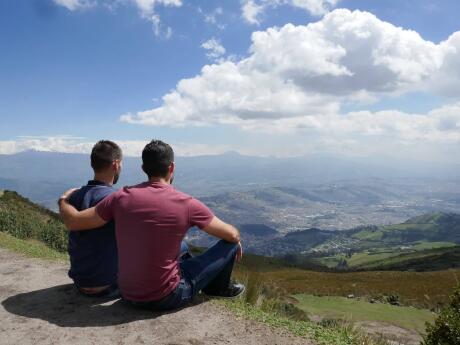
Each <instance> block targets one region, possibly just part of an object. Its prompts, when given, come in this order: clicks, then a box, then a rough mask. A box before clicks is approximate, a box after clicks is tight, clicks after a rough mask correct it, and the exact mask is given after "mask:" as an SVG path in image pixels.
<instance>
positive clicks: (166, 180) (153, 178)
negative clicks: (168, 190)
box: [149, 177, 171, 184]
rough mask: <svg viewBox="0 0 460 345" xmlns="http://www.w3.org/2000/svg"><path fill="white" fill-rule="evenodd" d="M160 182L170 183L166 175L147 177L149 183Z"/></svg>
mask: <svg viewBox="0 0 460 345" xmlns="http://www.w3.org/2000/svg"><path fill="white" fill-rule="evenodd" d="M154 182H156V183H161V184H171V179H170V178H168V177H151V178H149V183H154Z"/></svg>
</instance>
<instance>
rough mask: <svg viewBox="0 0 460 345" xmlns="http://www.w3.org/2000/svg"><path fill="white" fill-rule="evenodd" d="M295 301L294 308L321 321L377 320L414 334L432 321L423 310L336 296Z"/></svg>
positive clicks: (305, 297)
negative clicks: (413, 331)
mask: <svg viewBox="0 0 460 345" xmlns="http://www.w3.org/2000/svg"><path fill="white" fill-rule="evenodd" d="M294 297H295V298H296V299H297V300H298V301H299V304H296V306H297V307H298V308H300V309H302V310H304V311H306V312H307V313H308V314H313V315H318V316H320V317H321V318H330V319H343V320H348V321H352V322H354V321H379V322H386V323H389V324H392V325H395V326H398V327H402V328H406V329H415V330H417V331H418V332H423V331H424V330H425V322H433V320H434V317H435V314H434V313H432V312H430V311H429V310H426V309H416V308H412V307H398V306H393V305H390V304H384V303H373V304H371V303H369V302H366V301H361V300H356V299H349V298H345V297H336V296H325V297H319V296H312V295H305V294H300V295H294Z"/></svg>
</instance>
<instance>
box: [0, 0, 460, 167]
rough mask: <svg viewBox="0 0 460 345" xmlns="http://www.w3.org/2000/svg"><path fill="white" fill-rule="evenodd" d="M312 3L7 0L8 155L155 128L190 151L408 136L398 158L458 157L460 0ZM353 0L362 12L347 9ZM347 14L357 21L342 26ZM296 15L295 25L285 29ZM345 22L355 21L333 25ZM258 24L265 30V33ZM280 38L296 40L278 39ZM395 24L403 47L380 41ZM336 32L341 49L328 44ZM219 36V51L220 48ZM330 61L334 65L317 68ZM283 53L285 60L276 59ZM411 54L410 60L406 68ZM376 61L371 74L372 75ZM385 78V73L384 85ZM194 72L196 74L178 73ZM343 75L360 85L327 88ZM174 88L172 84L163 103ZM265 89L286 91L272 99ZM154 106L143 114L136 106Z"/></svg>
mask: <svg viewBox="0 0 460 345" xmlns="http://www.w3.org/2000/svg"><path fill="white" fill-rule="evenodd" d="M312 2H315V1H312ZM317 2H318V4H319V5H318V6H320V8H321V10H319V12H320V13H318V10H317V8H318V7H317V8H316V10H315V9H312V8H309V7H308V6H307V5H305V4H306V3H308V1H302V0H297V1H296V0H244V1H241V2H240V1H230V0H227V1H212V2H211V1H191V0H190V1H188V0H157V1H154V0H137V1H136V0H119V1H116V0H4V1H1V2H0V46H1V54H0V76H1V78H0V119H1V127H0V153H1V152H3V153H13V152H16V151H18V150H22V149H27V148H36V149H45V150H46V149H49V150H58V151H59V150H62V151H68V152H71V151H73V150H82V151H84V152H86V151H87V150H88V148H89V147H90V143H93V142H94V141H95V140H97V139H100V138H111V139H113V140H118V141H121V142H124V143H125V144H124V145H126V146H129V145H132V147H131V148H130V149H127V150H128V151H129V152H132V153H133V154H135V153H136V152H137V151H139V148H140V147H142V145H141V143H142V142H145V141H146V140H148V139H151V138H157V137H160V138H163V139H164V140H166V141H169V142H172V143H175V144H177V147H178V148H179V151H180V152H182V153H183V154H194V151H193V148H196V151H195V153H196V154H202V153H218V152H223V151H227V150H236V151H239V152H242V153H247V154H261V155H269V154H274V155H280V156H283V155H296V154H299V155H300V154H308V153H313V152H323V151H327V152H333V153H337V154H348V153H349V154H359V155H366V154H375V153H379V154H385V153H389V154H391V152H393V151H394V148H395V146H394V145H396V144H395V143H397V144H398V145H400V146H399V147H403V149H402V150H400V154H401V155H403V156H404V155H406V156H407V155H410V156H414V155H416V154H417V152H422V151H423V152H428V153H429V154H428V156H429V157H431V158H433V159H434V157H438V158H439V157H443V159H447V158H448V157H449V155H451V154H452V153H453V152H454V153H455V152H457V151H456V149H455V148H456V147H458V144H459V141H460V138H459V137H460V133H459V131H460V119H459V117H457V115H456V114H458V113H459V111H458V110H459V109H460V106H459V103H458V101H459V97H458V96H459V94H458V91H456V86H457V85H458V81H459V80H460V66H459V65H458V64H457V65H456V64H455V62H451V61H454V58H455V56H454V57H453V56H451V55H452V54H455V48H456V47H458V48H459V50H460V44H458V42H459V41H460V40H452V42H451V41H449V42H448V43H446V44H444V45H443V44H442V42H446V40H447V39H448V38H449V37H450V36H451V35H452V34H454V33H455V32H457V31H459V30H460V27H459V26H460V23H459V22H458V16H457V13H460V3H459V2H458V1H453V0H452V1H450V0H444V1H428V0H409V1H396V0H392V1H391V0H381V1H357V0H342V1H336V0H317ZM245 6H253V8H256V9H257V15H256V16H254V17H252V18H250V17H248V15H247V13H246V12H245V8H246V9H247V8H249V7H245ZM321 6H322V7H321ZM342 8H345V9H349V10H351V11H353V10H360V13H364V15H360V16H355V15H354V14H353V13H355V12H350V11H349V12H339V11H340V10H337V9H342ZM328 12H330V13H328ZM370 14H373V15H375V19H372V18H371V17H369V16H368V15H370ZM328 16H330V19H331V20H330V21H327V24H325V25H328V29H327V30H324V31H321V30H320V31H318V30H316V31H314V32H313V33H312V32H311V31H312V30H310V29H309V27H308V26H307V24H308V23H315V22H321V21H324V22H325V23H326V20H327V18H328ZM325 18H326V19H325ZM341 18H345V21H348V22H349V23H354V24H355V25H356V27H357V28H358V29H354V28H352V29H349V28H346V26H345V24H343V23H341V24H340V25H339V24H337V23H338V22H340V20H341ZM384 22H387V23H389V24H390V25H391V26H392V27H391V28H386V27H385V26H384V25H381V23H384ZM158 23H159V26H158V27H156V26H155V25H158ZM288 23H291V24H293V28H296V29H293V30H288V29H286V30H284V31H283V30H282V29H281V28H283V27H284V26H285V25H286V24H288ZM363 23H364V24H363ZM397 27H402V28H403V29H405V31H404V32H403V33H400V32H397V30H396V29H397ZM363 28H366V30H368V29H369V30H370V31H369V32H371V34H372V35H375V38H372V40H371V41H369V42H374V41H378V40H380V39H381V37H384V38H382V41H381V42H382V43H381V44H380V45H376V47H375V49H374V50H369V51H368V50H367V49H365V48H359V47H360V46H359V45H358V44H355V43H353V42H355V41H353V40H355V38H350V37H352V36H353V35H354V34H356V35H357V33H356V32H357V31H360V30H361V31H360V32H363V31H362V30H364V29H363ZM393 29H394V30H393ZM341 30H351V31H350V32H349V33H348V34H347V35H348V36H347V37H345V38H337V37H336V34H337V33H338V32H340V31H341ZM353 30H356V32H355V31H353ZM395 30H396V31H395ZM407 30H413V31H415V32H417V33H418V34H419V35H420V36H421V38H420V39H418V38H414V37H412V36H411V34H410V33H409V31H407ZM256 31H259V32H262V33H267V34H266V35H261V36H260V40H259V41H254V39H253V38H251V37H252V36H251V35H252V34H253V32H256ZM294 31H295V32H294ZM326 31H327V32H326ZM393 31H394V32H393ZM325 32H326V33H325ZM388 32H389V33H388ZM312 35H313V36H312ZM395 35H396V36H395ZM279 37H281V39H285V40H286V42H290V43H287V44H286V46H284V45H281V46H280V48H278V49H277V50H276V51H275V50H270V49H272V48H273V46H274V45H273V44H275V43H276V42H277V40H278V38H279ZM353 37H354V36H353ZM356 37H360V39H362V36H359V35H357V36H356ZM393 37H397V39H396V40H397V41H395V42H396V43H395V47H396V48H395V49H394V51H393V48H391V44H390V47H389V46H388V45H387V44H386V43H385V42H387V41H388V39H393ZM291 38H292V41H291ZM310 39H319V40H320V41H319V42H323V41H326V43H327V44H325V46H324V47H319V48H318V52H315V53H314V54H313V53H310V51H311V49H305V50H302V49H300V48H299V47H301V46H302V44H303V43H304V41H302V40H305V43H308V44H310V43H311V42H310V41H308V40H310ZM336 39H337V41H335V40H336ZM210 40H213V41H210ZM296 40H297V41H296ZM343 40H349V41H343ZM272 41H273V42H272ZM352 41H353V42H352ZM429 41H431V42H433V43H434V46H433V49H431V48H430V46H429V44H430V42H429ZM205 42H208V43H209V44H208V45H204V44H205ZM363 42H364V41H363ZM378 42H380V41H378ZM272 43H273V44H272ZM348 44H349V45H348ZM364 44H369V43H364ZM405 44H407V47H408V48H407V49H408V50H409V53H406V52H405V50H406V49H405V47H406V46H405ZM412 44H413V45H412ZM203 45H204V46H205V47H206V46H207V47H208V48H209V49H205V48H203ZM290 45H292V46H290ZM338 46H340V47H342V48H341V49H342V50H340V49H339V50H336V51H334V52H331V49H335V48H337V47H338ZM212 47H214V48H216V47H217V48H216V49H217V50H215V51H214V57H211V58H210V57H209V56H207V53H209V52H210V51H211V52H212V49H211V48H212ZM331 47H332V48H331ZM382 47H383V48H382ZM313 48H314V47H313ZM320 48H321V49H322V50H321V49H320ZM323 48H324V49H323ZM219 49H220V50H219ZM222 49H224V50H225V53H222V52H223V50H222ZM284 49H285V51H283V50H284ZM353 49H356V50H357V49H363V52H362V54H369V56H367V57H364V59H363V60H366V59H367V58H369V59H371V58H372V59H374V60H372V61H370V60H369V61H368V62H363V63H362V65H360V62H359V61H356V60H355V61H347V62H346V61H345V60H346V59H347V57H348V56H355V59H356V57H358V58H359V57H360V54H361V53H360V52H358V51H356V52H355V55H353V54H354V52H353ZM382 49H384V52H383V53H382V56H384V55H385V54H387V55H388V58H387V59H381V60H382V61H380V60H379V61H378V62H377V63H378V64H381V65H382V66H384V67H380V66H379V67H378V68H379V69H378V70H375V71H370V72H369V73H368V72H367V69H369V68H374V67H375V65H376V64H377V63H376V60H375V52H376V51H378V52H380V51H382ZM431 50H433V54H428V53H426V52H427V51H428V52H429V51H431ZM438 51H439V52H438ZM452 51H454V53H452ZM449 54H451V55H449ZM459 54H460V52H459ZM385 56H386V55H385ZM245 59H248V62H247V63H245V62H244V60H245ZM315 59H319V60H315ZM412 59H413V60H414V61H416V65H415V67H414V65H413V64H412V63H411V61H412ZM449 59H450V60H449ZM312 61H313V62H312ZM321 61H327V62H331V63H330V64H328V66H325V67H324V70H322V72H321V73H320V72H317V66H319V65H321ZM398 63H401V66H407V67H401V68H399V67H398V66H397V64H398ZM212 64H214V66H216V67H215V68H214V69H213V70H211V71H209V72H208V74H206V73H204V72H203V73H204V74H203V73H202V72H201V70H202V68H203V67H204V66H206V65H208V66H209V65H212ZM264 64H265V65H264ZM283 64H286V65H287V66H288V67H286V68H287V69H283V70H280V71H279V72H273V73H272V70H277V69H278V66H281V65H283ZM315 64H316V65H315ZM332 64H334V66H332ZM245 66H246V67H245ZM248 66H249V67H248ZM457 67H459V68H458V69H457ZM280 68H281V67H280ZM328 68H329V69H328ZM353 68H356V71H354V70H353ZM382 68H386V70H385V71H384V70H383V69H382ZM412 68H414V73H413V74H411V73H409V72H405V71H410V70H411V69H412ZM447 68H449V69H447ZM247 69H251V71H249V72H248V71H247ZM318 70H319V68H318ZM232 71H233V72H232ZM388 71H390V72H391V75H390V74H385V73H387V72H388ZM446 71H447V72H446ZM374 72H375V75H376V76H377V77H376V79H375V80H374V79H372V78H370V77H368V76H369V75H373V74H372V73H374ZM232 73H233V75H234V76H238V77H241V78H242V79H243V78H244V79H245V81H244V82H241V83H240V84H238V83H239V82H235V85H233V86H232V88H229V90H230V91H228V92H227V90H226V87H225V85H223V86H222V85H220V86H219V85H216V84H213V83H218V81H219V80H224V81H225V80H227V81H228V82H230V83H233V81H232V79H231V76H232ZM261 73H262V74H264V75H263V76H262V77H261V78H260V80H259V79H258V76H260V75H261ZM304 73H305V77H304V78H303V79H302V80H297V78H296V76H297V75H304ZM360 73H362V75H363V76H360ZM388 73H389V72H388ZM446 73H447V74H446ZM274 74H276V75H274ZM445 75H448V76H449V82H445V80H446V79H445V78H443V76H445ZM229 76H230V77H229ZM342 76H347V77H348V78H353V80H352V81H347V80H345V79H344V78H345V77H344V78H342ZM380 76H381V79H380V80H385V81H388V82H387V83H386V84H383V83H382V84H379V83H380V82H379V79H377V78H380ZM338 77H340V78H341V79H340V80H338V79H337V80H336V81H334V78H338ZM228 78H230V79H228ZM360 78H362V79H360ZM184 79H185V80H187V79H188V80H191V81H190V82H189V83H187V82H186V83H185V84H187V85H186V86H185V87H184V88H181V87H178V86H177V85H178V83H179V82H180V81H181V80H184ZM367 79H369V80H367ZM371 79H372V80H371ZM387 79H388V80H387ZM451 79H452V80H451ZM350 80H351V79H350ZM376 80H377V81H376ZM292 81H293V83H294V84H295V85H293V86H292V85H291V84H290V83H291V82H292ZM341 83H343V85H349V84H350V83H351V84H353V85H357V86H356V87H355V86H352V87H349V86H343V87H342V88H340V89H339V88H337V89H335V86H331V85H339V84H341ZM285 84H286V85H287V84H289V85H291V86H292V90H291V91H292V92H291V93H290V91H289V90H288V91H286V90H287V89H286V90H285V89H282V86H280V85H285ZM323 84H324V87H322V88H316V86H317V85H323ZM362 85H364V86H362ZM264 88H267V90H265V91H264ZM277 88H280V89H279V90H278V89H277ZM324 88H326V89H327V90H326V91H324ZM275 89H276V90H275ZM281 89H282V90H281ZM345 89H346V90H345ZM244 90H247V91H244ZM273 90H275V91H273ZM195 91H196V94H195V93H194V92H195ZM267 92H268V93H267ZM200 93H202V95H208V98H207V97H206V96H203V97H201V94H200ZM168 94H170V95H174V94H175V95H176V96H177V97H175V98H174V100H170V101H165V100H164V99H163V97H164V96H165V95H168ZM209 95H211V96H209ZM267 95H269V96H267ZM291 96H292V97H291ZM259 97H260V102H259V101H255V100H258V99H259ZM267 97H268V98H267ZM243 99H244V101H243ZM266 99H270V100H273V102H276V104H270V106H269V107H268V106H267V107H266V106H265V105H266V102H267V101H266ZM214 100H219V101H218V102H217V101H216V102H214ZM264 100H265V101H264ZM284 100H286V105H285V106H284V105H283V103H284V102H283V101H284ZM225 102H227V103H225ZM214 103H219V104H214ZM289 103H290V104H289ZM235 104H236V105H235ZM234 105H235V106H234ZM295 105H298V107H296V106H295ZM184 107H186V108H184ZM155 109H156V110H155ZM184 109H186V111H184ZM190 109H191V110H190ZM143 111H147V114H146V115H145V116H144V115H143V116H141V115H139V112H143ZM382 111H387V112H391V113H388V114H387V113H382ZM362 112H366V113H365V114H364V113H362ZM184 114H185V115H184ZM123 115H125V116H124V117H123ZM411 116H412V117H411ZM414 116H415V117H414ZM412 119H415V120H414V121H412ZM342 122H343V123H342ZM364 122H366V123H367V125H366V126H364V127H363V126H362V123H364ZM395 123H396V124H397V125H395ZM443 126H444V127H445V126H447V127H446V128H448V131H447V132H443V131H444V129H443V128H444V127H443ZM389 127H391V128H390V129H388V128H389ZM305 128H307V129H305ZM325 128H327V130H325ZM138 142H139V143H138ZM61 147H62V148H61ZM425 147H428V148H429V150H428V151H426V150H425ZM136 150H137V151H136Z"/></svg>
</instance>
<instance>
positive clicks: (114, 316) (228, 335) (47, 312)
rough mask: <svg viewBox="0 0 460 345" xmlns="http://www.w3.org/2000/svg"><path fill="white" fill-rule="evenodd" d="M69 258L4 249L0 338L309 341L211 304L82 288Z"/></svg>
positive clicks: (179, 344)
mask: <svg viewBox="0 0 460 345" xmlns="http://www.w3.org/2000/svg"><path fill="white" fill-rule="evenodd" d="M70 283H71V281H70V280H69V278H68V277H67V267H66V266H65V265H64V264H59V263H52V262H47V261H41V260H35V259H29V258H24V257H22V256H20V255H18V254H16V253H13V252H11V251H8V250H5V249H2V248H0V302H1V306H0V344H1V345H9V344H11V345H13V344H14V345H17V344H21V345H27V344H34V345H35V344H37V345H38V344H47V345H49V344H59V345H70V344H85V345H90V344H95V345H96V344H97V345H104V344H111V345H112V344H116V345H123V344H155V345H163V344H164V345H208V344H226V345H263V344H264V345H275V344H279V345H284V344H285V345H300V344H302V345H311V344H312V343H311V342H309V341H308V340H305V339H301V338H297V337H293V336H291V335H289V334H286V333H282V332H280V331H279V330H273V329H271V328H269V327H267V326H265V325H263V324H261V323H257V322H253V321H247V320H240V319H237V318H235V316H234V315H233V314H231V313H230V312H228V311H227V310H225V309H224V308H221V307H219V306H216V305H214V304H211V303H210V302H201V303H196V304H194V305H193V306H190V307H187V308H184V309H182V310H179V311H174V312H170V313H154V312H148V311H142V310H137V309H134V308H132V307H130V306H129V305H126V304H125V303H124V302H123V301H121V300H119V299H118V300H107V299H105V300H101V299H95V298H88V297H85V296H81V295H79V294H78V293H77V291H76V290H75V289H74V287H73V286H72V285H71V284H70Z"/></svg>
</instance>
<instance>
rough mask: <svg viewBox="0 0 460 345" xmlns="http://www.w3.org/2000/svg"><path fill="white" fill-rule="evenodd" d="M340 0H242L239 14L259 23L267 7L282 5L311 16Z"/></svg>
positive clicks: (249, 21)
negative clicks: (298, 9)
mask: <svg viewBox="0 0 460 345" xmlns="http://www.w3.org/2000/svg"><path fill="white" fill-rule="evenodd" d="M339 1H340V0H243V1H242V2H241V16H242V17H243V18H244V19H245V20H246V22H248V23H250V24H256V25H259V24H260V16H261V15H262V14H263V13H264V11H265V10H266V9H267V8H276V7H278V6H282V5H288V6H293V7H297V8H301V9H303V10H306V11H308V12H309V13H310V14H311V15H313V16H322V15H324V14H326V13H327V12H329V11H330V10H331V9H332V8H334V7H335V6H336V5H337V3H338V2H339Z"/></svg>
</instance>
